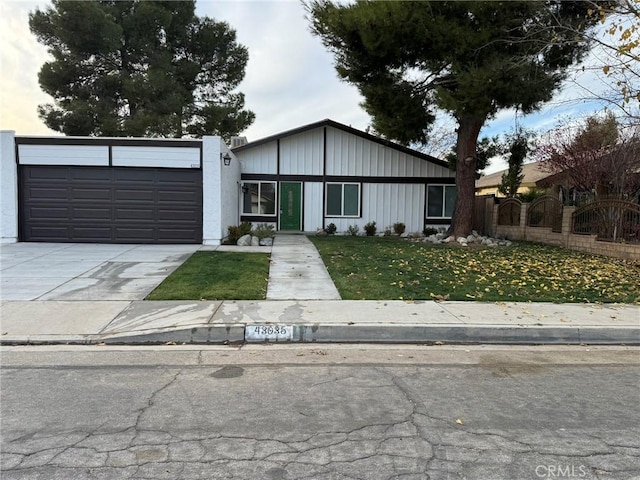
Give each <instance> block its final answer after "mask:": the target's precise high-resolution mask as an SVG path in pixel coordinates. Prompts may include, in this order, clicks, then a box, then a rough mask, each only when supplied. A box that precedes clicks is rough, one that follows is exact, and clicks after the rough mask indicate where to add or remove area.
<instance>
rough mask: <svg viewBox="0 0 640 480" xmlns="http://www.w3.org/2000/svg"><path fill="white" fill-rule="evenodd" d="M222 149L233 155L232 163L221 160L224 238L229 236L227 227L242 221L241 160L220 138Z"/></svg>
mask: <svg viewBox="0 0 640 480" xmlns="http://www.w3.org/2000/svg"><path fill="white" fill-rule="evenodd" d="M220 151H221V152H222V155H223V156H224V155H225V154H226V153H228V154H229V155H230V156H231V164H230V165H229V166H225V165H224V164H223V163H222V162H221V165H222V167H221V169H222V170H221V175H220V178H221V181H220V229H221V237H220V240H222V239H223V238H224V237H226V236H227V230H228V229H227V227H229V226H230V225H238V224H239V223H240V170H241V168H240V161H239V160H238V159H237V158H236V156H235V155H234V154H233V152H231V151H230V150H229V148H228V147H227V146H226V145H225V143H224V142H223V141H222V140H220Z"/></svg>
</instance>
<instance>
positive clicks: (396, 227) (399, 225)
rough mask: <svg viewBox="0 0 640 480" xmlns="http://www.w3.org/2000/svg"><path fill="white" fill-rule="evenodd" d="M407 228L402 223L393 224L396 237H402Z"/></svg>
mask: <svg viewBox="0 0 640 480" xmlns="http://www.w3.org/2000/svg"><path fill="white" fill-rule="evenodd" d="M406 228H407V226H406V225H405V224H404V223H402V222H396V223H394V224H393V231H394V232H395V234H396V235H402V234H403V233H404V231H405V229H406Z"/></svg>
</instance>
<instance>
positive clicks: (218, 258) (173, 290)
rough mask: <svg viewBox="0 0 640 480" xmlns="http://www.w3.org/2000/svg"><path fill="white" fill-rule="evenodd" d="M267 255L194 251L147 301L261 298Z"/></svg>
mask: <svg viewBox="0 0 640 480" xmlns="http://www.w3.org/2000/svg"><path fill="white" fill-rule="evenodd" d="M268 278H269V255H267V254H264V253H234V252H196V253H194V254H193V255H192V256H191V257H189V258H188V259H187V261H186V262H184V263H183V264H182V265H181V266H180V267H179V268H178V269H177V270H176V271H175V272H173V273H172V274H171V275H169V277H167V278H166V279H165V281H164V282H162V283H161V284H160V285H158V287H157V288H156V289H155V290H154V291H153V292H151V293H150V294H149V296H148V297H147V300H264V299H265V298H266V295H267V281H268Z"/></svg>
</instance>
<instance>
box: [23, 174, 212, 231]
mask: <svg viewBox="0 0 640 480" xmlns="http://www.w3.org/2000/svg"><path fill="white" fill-rule="evenodd" d="M160 179H162V181H159V180H160ZM20 218H21V220H20V227H21V231H20V238H21V240H22V241H51V242H54V241H55V242H83V241H85V242H107V243H112V242H115V243H200V242H201V241H202V171H201V170H196V169H159V168H127V167H112V168H110V167H69V166H57V167H51V166H40V165H38V166H35V165H29V166H20Z"/></svg>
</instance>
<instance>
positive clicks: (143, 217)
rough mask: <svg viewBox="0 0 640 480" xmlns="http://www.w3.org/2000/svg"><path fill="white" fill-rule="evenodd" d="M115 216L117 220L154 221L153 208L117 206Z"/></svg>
mask: <svg viewBox="0 0 640 480" xmlns="http://www.w3.org/2000/svg"><path fill="white" fill-rule="evenodd" d="M114 211H115V216H116V219H117V220H136V221H144V222H153V221H154V212H155V209H153V208H121V207H116V208H115V210H114Z"/></svg>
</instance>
